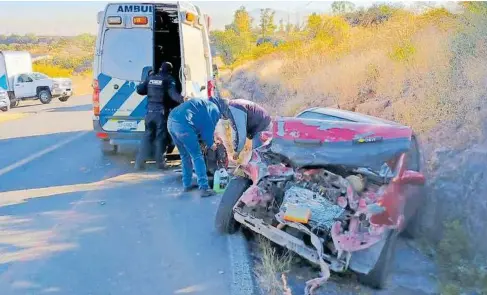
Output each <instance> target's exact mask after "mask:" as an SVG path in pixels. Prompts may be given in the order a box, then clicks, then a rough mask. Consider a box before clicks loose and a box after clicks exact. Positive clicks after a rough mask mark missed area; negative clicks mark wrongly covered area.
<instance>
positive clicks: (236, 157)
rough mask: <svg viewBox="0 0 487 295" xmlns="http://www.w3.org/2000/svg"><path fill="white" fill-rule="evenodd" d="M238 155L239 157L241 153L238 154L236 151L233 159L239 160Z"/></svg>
mask: <svg viewBox="0 0 487 295" xmlns="http://www.w3.org/2000/svg"><path fill="white" fill-rule="evenodd" d="M238 157H239V154H237V153H234V154H233V160H234V161H237V160H238Z"/></svg>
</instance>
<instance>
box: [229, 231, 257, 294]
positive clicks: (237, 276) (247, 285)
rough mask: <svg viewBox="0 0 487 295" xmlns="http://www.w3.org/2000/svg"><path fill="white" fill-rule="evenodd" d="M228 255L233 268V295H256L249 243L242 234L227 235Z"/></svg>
mask: <svg viewBox="0 0 487 295" xmlns="http://www.w3.org/2000/svg"><path fill="white" fill-rule="evenodd" d="M227 245H228V252H229V253H228V254H229V256H230V267H231V268H232V282H231V283H232V285H231V287H230V292H231V294H232V295H250V294H254V293H255V288H254V280H253V279H252V274H251V269H252V265H251V263H250V258H249V256H250V255H249V253H248V249H247V248H248V247H247V241H245V238H244V237H243V235H242V234H241V233H239V234H233V235H227Z"/></svg>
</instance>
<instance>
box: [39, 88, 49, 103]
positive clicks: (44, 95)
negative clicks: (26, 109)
mask: <svg viewBox="0 0 487 295" xmlns="http://www.w3.org/2000/svg"><path fill="white" fill-rule="evenodd" d="M37 97H38V98H39V100H40V101H41V103H42V104H48V103H50V102H51V100H52V96H51V92H50V91H49V90H46V89H43V90H41V91H39V93H38V94H37Z"/></svg>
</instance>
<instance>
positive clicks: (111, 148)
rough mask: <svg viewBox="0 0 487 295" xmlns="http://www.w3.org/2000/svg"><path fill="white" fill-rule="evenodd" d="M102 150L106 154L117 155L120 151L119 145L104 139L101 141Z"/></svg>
mask: <svg viewBox="0 0 487 295" xmlns="http://www.w3.org/2000/svg"><path fill="white" fill-rule="evenodd" d="M100 150H101V153H102V154H103V155H104V156H109V155H115V154H116V153H117V151H118V146H117V145H111V144H110V142H109V141H106V140H103V141H101V142H100Z"/></svg>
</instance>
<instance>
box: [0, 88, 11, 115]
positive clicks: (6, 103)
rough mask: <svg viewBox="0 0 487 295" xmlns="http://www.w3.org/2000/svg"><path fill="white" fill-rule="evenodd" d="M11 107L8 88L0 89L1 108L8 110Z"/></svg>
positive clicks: (3, 110)
mask: <svg viewBox="0 0 487 295" xmlns="http://www.w3.org/2000/svg"><path fill="white" fill-rule="evenodd" d="M9 109H10V99H9V98H8V93H7V91H6V90H3V89H0V110H1V111H2V112H6V111H8V110H9Z"/></svg>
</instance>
